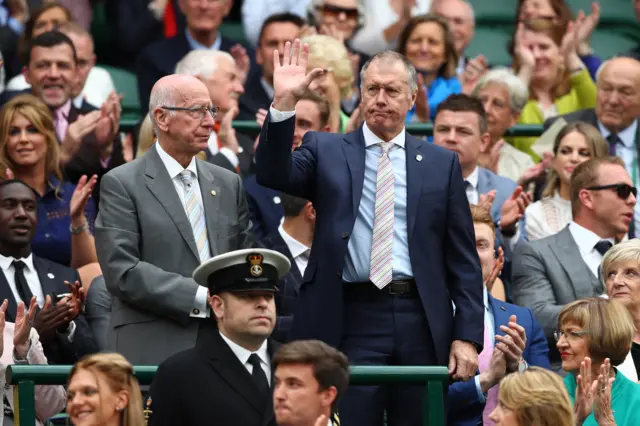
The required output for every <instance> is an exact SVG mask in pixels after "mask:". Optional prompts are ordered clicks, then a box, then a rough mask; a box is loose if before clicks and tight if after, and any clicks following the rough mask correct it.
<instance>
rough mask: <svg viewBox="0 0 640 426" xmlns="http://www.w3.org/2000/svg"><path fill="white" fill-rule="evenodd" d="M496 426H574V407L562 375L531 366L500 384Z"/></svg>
mask: <svg viewBox="0 0 640 426" xmlns="http://www.w3.org/2000/svg"><path fill="white" fill-rule="evenodd" d="M489 419H491V421H493V422H495V426H575V418H574V415H573V407H572V406H571V400H570V399H569V394H568V393H567V390H566V388H565V387H564V384H563V383H562V379H561V378H560V376H558V375H557V374H555V373H554V372H552V371H549V370H545V369H544V368H540V367H529V368H528V369H527V370H525V371H523V372H522V373H512V374H509V375H507V376H505V378H504V379H502V380H501V381H500V388H499V391H498V406H497V407H496V408H495V410H493V412H492V413H491V414H490V415H489Z"/></svg>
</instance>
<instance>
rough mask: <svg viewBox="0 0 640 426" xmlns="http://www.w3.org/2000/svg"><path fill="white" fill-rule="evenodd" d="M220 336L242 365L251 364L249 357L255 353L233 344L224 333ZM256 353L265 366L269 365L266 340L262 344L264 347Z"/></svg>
mask: <svg viewBox="0 0 640 426" xmlns="http://www.w3.org/2000/svg"><path fill="white" fill-rule="evenodd" d="M220 336H222V340H224V341H225V342H226V343H227V345H229V348H230V349H231V352H233V353H234V354H235V355H236V357H237V358H238V359H239V360H240V362H241V363H242V365H245V364H247V363H248V362H249V357H250V356H251V354H252V353H253V352H251V351H249V350H247V349H245V348H243V347H242V346H240V345H238V344H237V343H235V342H232V341H231V340H230V339H229V338H228V337H227V336H225V335H224V333H223V332H222V331H220ZM255 353H256V355H258V357H259V358H260V361H262V362H263V363H264V364H265V365H269V356H268V355H267V341H266V340H265V341H264V342H262V345H261V346H260V347H259V348H258V350H257V351H256V352H255Z"/></svg>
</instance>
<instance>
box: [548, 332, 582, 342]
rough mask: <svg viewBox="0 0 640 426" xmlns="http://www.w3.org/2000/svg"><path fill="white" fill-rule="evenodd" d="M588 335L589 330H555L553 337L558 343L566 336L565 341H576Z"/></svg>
mask: <svg viewBox="0 0 640 426" xmlns="http://www.w3.org/2000/svg"><path fill="white" fill-rule="evenodd" d="M587 334H589V331H588V330H575V331H573V330H572V331H563V330H555V331H554V332H553V337H554V338H555V339H556V342H557V341H559V340H560V338H561V337H562V336H564V337H565V339H567V340H571V341H574V340H578V339H580V338H582V336H586V335H587Z"/></svg>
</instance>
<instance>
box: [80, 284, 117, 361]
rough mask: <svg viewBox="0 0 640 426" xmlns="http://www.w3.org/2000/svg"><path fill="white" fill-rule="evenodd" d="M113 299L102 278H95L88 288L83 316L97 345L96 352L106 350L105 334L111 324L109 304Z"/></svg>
mask: <svg viewBox="0 0 640 426" xmlns="http://www.w3.org/2000/svg"><path fill="white" fill-rule="evenodd" d="M112 303H113V297H112V296H111V293H109V290H107V284H106V283H105V282H104V276H102V275H100V276H99V277H96V278H95V279H94V280H93V281H92V282H91V285H90V286H89V291H87V298H86V300H85V302H84V316H85V318H86V319H87V322H88V323H89V327H90V328H91V333H93V338H94V340H95V341H96V344H97V345H98V350H100V351H104V350H105V349H107V334H108V332H109V323H110V322H111V304H112Z"/></svg>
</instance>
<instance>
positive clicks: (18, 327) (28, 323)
mask: <svg viewBox="0 0 640 426" xmlns="http://www.w3.org/2000/svg"><path fill="white" fill-rule="evenodd" d="M37 309H38V303H37V302H36V298H35V296H34V297H32V298H31V303H29V310H28V311H27V312H25V306H24V302H23V301H20V303H18V309H17V311H16V322H15V327H14V329H13V347H14V348H15V350H16V354H17V355H18V357H20V358H22V359H24V358H25V357H26V356H27V352H28V351H29V334H30V333H31V328H32V327H33V320H34V318H35V316H36V311H37Z"/></svg>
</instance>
